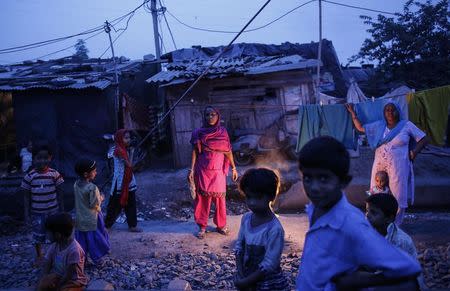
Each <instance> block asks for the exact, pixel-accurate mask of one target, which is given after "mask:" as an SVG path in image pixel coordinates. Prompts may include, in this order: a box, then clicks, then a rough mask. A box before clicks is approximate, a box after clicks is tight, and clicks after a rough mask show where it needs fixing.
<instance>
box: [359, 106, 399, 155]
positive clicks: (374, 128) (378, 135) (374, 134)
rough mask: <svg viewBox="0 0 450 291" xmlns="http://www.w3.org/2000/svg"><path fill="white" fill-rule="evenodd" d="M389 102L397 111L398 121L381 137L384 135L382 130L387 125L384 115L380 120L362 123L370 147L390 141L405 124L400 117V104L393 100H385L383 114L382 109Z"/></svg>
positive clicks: (374, 147)
mask: <svg viewBox="0 0 450 291" xmlns="http://www.w3.org/2000/svg"><path fill="white" fill-rule="evenodd" d="M389 104H392V105H394V106H395V108H396V109H397V111H398V118H399V120H398V122H397V124H396V125H395V127H394V128H392V129H391V130H390V131H389V133H388V134H386V136H385V137H383V135H384V131H385V130H386V127H387V122H386V117H384V118H383V119H382V120H378V121H375V122H372V123H369V124H367V125H364V129H365V131H366V136H367V141H368V143H369V145H370V147H371V148H372V149H376V148H378V147H379V146H381V145H383V144H385V143H388V142H390V141H391V140H393V139H394V137H396V136H397V135H398V134H399V133H400V131H401V130H402V129H403V127H404V126H405V124H406V122H407V120H405V119H402V112H401V109H400V106H399V105H398V104H397V103H396V102H394V101H391V100H389V101H387V102H386V104H385V105H384V107H383V116H384V110H385V109H386V106H388V105H389Z"/></svg>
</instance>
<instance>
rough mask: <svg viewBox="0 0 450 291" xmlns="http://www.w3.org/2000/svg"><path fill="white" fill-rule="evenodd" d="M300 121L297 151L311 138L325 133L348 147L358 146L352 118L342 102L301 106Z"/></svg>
mask: <svg viewBox="0 0 450 291" xmlns="http://www.w3.org/2000/svg"><path fill="white" fill-rule="evenodd" d="M298 122H299V134H298V140H297V151H300V149H301V148H302V147H303V146H304V145H305V144H306V143H307V142H308V141H310V140H311V139H313V138H315V137H318V136H323V135H329V136H332V137H334V138H336V139H337V140H339V141H340V142H342V143H343V144H344V145H345V147H346V148H348V149H355V148H356V136H355V134H354V130H353V126H352V120H351V117H350V114H349V113H348V111H347V109H346V108H345V106H344V105H342V104H333V105H323V106H321V105H303V106H300V107H299V116H298Z"/></svg>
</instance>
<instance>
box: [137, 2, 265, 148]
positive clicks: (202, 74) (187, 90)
mask: <svg viewBox="0 0 450 291" xmlns="http://www.w3.org/2000/svg"><path fill="white" fill-rule="evenodd" d="M270 1H272V0H267V1H266V2H265V3H264V5H263V6H261V8H259V10H258V11H257V12H256V13H255V15H253V17H252V18H251V19H250V20H249V21H248V22H247V24H245V25H244V27H243V28H242V29H241V31H239V32H238V33H237V34H236V35H235V36H234V37H233V39H232V40H231V41H230V42H229V43H228V45H227V46H226V47H224V48H223V49H222V51H221V52H220V53H219V54H218V55H217V56H216V57H215V58H214V60H213V61H212V62H211V63H210V64H209V66H208V67H206V68H205V70H203V72H202V73H201V74H200V75H199V76H198V77H197V78H196V79H195V80H194V81H193V82H192V84H191V85H190V86H189V87H188V88H187V89H186V91H184V93H183V94H182V95H181V97H180V98H178V100H177V101H176V102H175V103H174V104H173V105H172V106H171V107H170V108H169V110H167V112H166V113H164V115H163V116H162V117H161V119H159V120H158V123H157V124H156V125H155V126H154V127H153V128H152V129H151V130H150V131H149V132H148V133H147V134H146V135H145V137H144V138H143V139H142V140H141V141H140V142H139V144H138V147H140V146H142V145H143V144H144V142H145V141H146V140H147V138H149V137H150V136H151V135H152V134H153V133H154V132H155V131H156V130H157V129H158V127H159V126H160V125H161V124H162V123H163V122H164V120H165V119H166V118H167V117H168V116H169V114H170V113H171V112H172V111H173V110H174V109H175V107H177V106H178V104H179V103H180V102H181V100H183V98H184V97H186V95H187V94H189V92H191V91H192V89H193V88H194V87H195V85H197V83H198V82H199V81H200V80H201V79H202V78H203V77H204V76H205V75H206V73H208V71H209V69H211V68H212V66H214V64H215V63H216V62H217V61H218V60H219V59H220V58H221V57H222V55H223V54H224V53H225V52H226V51H227V50H228V49H229V48H230V47H231V45H232V44H233V43H234V42H235V41H236V39H237V38H238V37H239V36H240V35H241V34H242V33H243V32H244V31H245V29H246V28H247V27H248V26H249V25H250V24H251V23H252V22H253V20H255V18H256V17H257V16H258V15H259V14H260V13H261V11H263V10H264V8H266V6H267V5H268V4H269V3H270Z"/></svg>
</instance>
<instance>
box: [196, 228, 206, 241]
mask: <svg viewBox="0 0 450 291" xmlns="http://www.w3.org/2000/svg"><path fill="white" fill-rule="evenodd" d="M205 236H206V230H205V229H200V231H199V232H198V233H197V238H198V239H204V238H205Z"/></svg>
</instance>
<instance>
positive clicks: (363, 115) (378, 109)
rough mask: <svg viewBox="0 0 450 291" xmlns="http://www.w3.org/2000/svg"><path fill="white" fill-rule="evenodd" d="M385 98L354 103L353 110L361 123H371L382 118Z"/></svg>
mask: <svg viewBox="0 0 450 291" xmlns="http://www.w3.org/2000/svg"><path fill="white" fill-rule="evenodd" d="M384 105H385V100H383V99H375V100H374V101H364V102H360V103H358V104H355V105H354V106H355V112H356V115H357V116H358V119H359V121H361V123H362V124H367V123H372V122H375V121H378V120H381V119H383V118H384V116H383V109H384Z"/></svg>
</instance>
